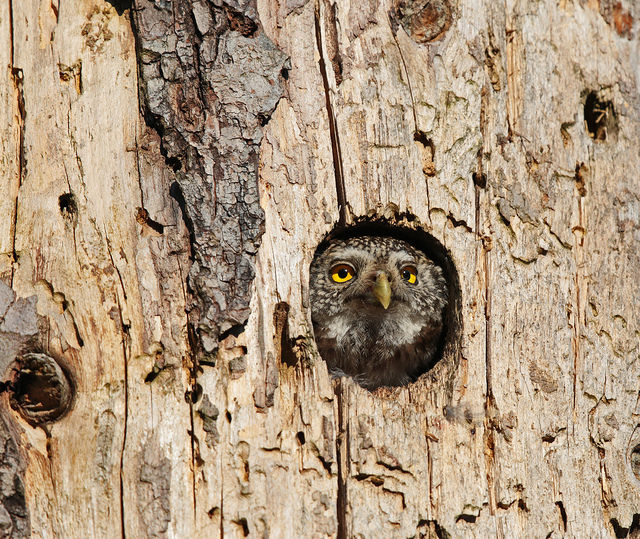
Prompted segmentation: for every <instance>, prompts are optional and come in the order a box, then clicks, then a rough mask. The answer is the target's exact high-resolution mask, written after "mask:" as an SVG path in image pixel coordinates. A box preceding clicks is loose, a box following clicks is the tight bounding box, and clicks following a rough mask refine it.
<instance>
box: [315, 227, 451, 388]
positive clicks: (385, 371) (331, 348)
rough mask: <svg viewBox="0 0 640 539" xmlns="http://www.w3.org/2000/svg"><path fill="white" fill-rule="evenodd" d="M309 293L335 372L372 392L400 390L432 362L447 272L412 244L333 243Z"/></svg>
mask: <svg viewBox="0 0 640 539" xmlns="http://www.w3.org/2000/svg"><path fill="white" fill-rule="evenodd" d="M309 290H310V299H311V309H312V320H313V323H314V330H315V333H316V342H317V343H318V349H319V351H320V354H321V355H322V357H323V358H324V359H325V360H326V361H327V363H328V364H329V367H330V368H332V369H334V370H336V371H338V372H343V373H346V374H349V375H352V376H355V377H356V379H358V377H360V378H362V379H365V380H366V381H365V383H362V382H361V383H362V385H366V386H367V387H371V386H374V387H377V385H398V384H401V383H405V382H406V381H408V380H409V378H410V375H411V373H412V372H413V371H415V370H416V369H417V368H419V367H420V366H421V365H423V364H424V363H425V362H429V361H430V360H431V358H432V357H433V355H434V353H435V350H436V348H437V345H438V338H439V335H440V332H441V330H442V313H443V309H444V307H445V305H446V304H447V285H446V281H445V279H444V276H443V272H442V269H441V268H440V267H439V266H437V265H436V264H434V262H433V261H431V260H430V259H429V258H428V257H427V256H426V254H425V253H424V252H422V251H421V250H419V249H416V248H415V247H413V246H412V245H410V244H409V243H407V242H405V241H402V240H400V239H397V238H394V237H387V236H357V237H353V238H347V239H336V240H333V241H331V242H329V244H328V245H327V246H326V248H325V249H324V250H322V251H321V252H319V253H318V254H317V255H316V257H315V258H314V260H313V262H312V264H311V270H310V287H309ZM372 379H375V382H372V381H371V380H372Z"/></svg>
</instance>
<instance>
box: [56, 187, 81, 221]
mask: <svg viewBox="0 0 640 539" xmlns="http://www.w3.org/2000/svg"><path fill="white" fill-rule="evenodd" d="M58 206H59V207H60V214H61V215H62V217H64V218H65V220H67V221H70V222H72V223H75V222H76V220H77V218H78V205H77V204H76V197H75V196H74V194H73V193H64V194H62V195H60V196H59V197H58Z"/></svg>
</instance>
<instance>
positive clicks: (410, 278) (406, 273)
mask: <svg viewBox="0 0 640 539" xmlns="http://www.w3.org/2000/svg"><path fill="white" fill-rule="evenodd" d="M400 275H402V278H403V279H404V280H405V281H407V282H408V283H409V284H414V283H415V282H416V281H417V280H418V270H416V268H414V267H413V266H405V267H404V268H402V269H401V270H400Z"/></svg>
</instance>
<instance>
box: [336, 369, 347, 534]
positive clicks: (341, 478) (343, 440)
mask: <svg viewBox="0 0 640 539" xmlns="http://www.w3.org/2000/svg"><path fill="white" fill-rule="evenodd" d="M342 383H343V380H342V379H340V378H338V379H337V380H335V382H334V391H335V395H336V399H337V406H338V437H337V439H336V460H337V463H338V492H337V498H336V510H337V513H338V514H337V520H338V533H337V539H347V537H349V536H348V534H347V477H346V470H345V469H344V466H343V459H344V461H345V462H347V459H348V451H347V449H346V448H347V446H348V444H349V440H348V436H347V433H346V432H345V425H344V405H345V401H344V398H343V393H342V392H343V386H342ZM347 465H348V462H347Z"/></svg>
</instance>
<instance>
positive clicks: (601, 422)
mask: <svg viewBox="0 0 640 539" xmlns="http://www.w3.org/2000/svg"><path fill="white" fill-rule="evenodd" d="M160 4H162V5H163V6H165V7H166V6H170V3H166V5H165V4H163V3H162V2H160V3H158V5H159V6H160ZM436 4H438V2H436ZM439 4H441V5H444V6H449V7H450V8H451V10H450V24H448V25H447V28H446V29H445V30H444V32H443V33H442V34H441V35H440V36H439V37H438V39H437V40H435V41H430V42H427V43H417V42H416V41H414V39H413V37H412V36H411V35H409V34H408V33H407V31H406V30H405V29H404V27H403V25H402V24H401V23H399V22H398V20H397V17H396V15H394V12H393V10H394V6H393V5H392V4H391V2H390V1H389V0H385V1H382V0H381V1H377V2H376V1H371V2H360V3H357V2H353V3H352V2H350V1H349V0H338V1H336V2H334V3H331V2H328V1H327V2H325V1H321V0H318V2H289V3H281V4H279V3H276V2H273V1H271V0H261V1H259V2H258V3H257V5H256V10H255V14H254V15H255V17H257V18H258V19H259V21H260V24H261V28H260V29H259V31H258V33H262V34H263V37H265V38H269V40H271V41H272V42H273V45H274V47H277V49H278V50H279V51H280V53H282V55H283V56H282V57H284V56H287V57H289V59H290V64H291V67H290V69H288V73H287V78H286V80H285V81H284V82H283V94H282V97H281V98H280V100H279V101H278V102H277V106H276V107H275V110H273V112H272V113H271V114H270V117H269V118H268V122H267V123H266V125H264V126H261V127H260V128H259V129H258V128H256V129H257V131H256V132H258V131H260V129H261V130H262V137H261V138H259V137H258V139H259V140H258V143H259V159H258V167H257V172H258V174H257V177H256V181H257V188H258V191H259V196H260V206H261V208H262V210H263V211H264V221H263V225H264V233H263V235H262V238H261V244H260V248H259V250H258V251H257V253H256V254H255V259H254V262H253V263H254V266H255V267H254V269H255V278H254V279H253V282H252V284H251V287H250V292H251V293H250V295H247V296H246V297H244V296H243V297H242V298H239V300H238V301H239V305H244V303H243V302H244V301H245V300H246V305H248V306H249V309H248V313H249V315H248V319H247V321H246V325H245V329H244V331H241V332H236V333H237V334H236V335H234V334H229V335H226V334H223V337H225V338H223V339H222V340H221V341H220V342H216V343H215V346H217V347H218V348H219V349H218V352H217V355H216V356H215V357H204V356H198V355H197V350H196V349H194V348H193V347H192V344H194V338H193V335H191V338H190V335H189V332H190V331H191V330H190V329H189V326H188V324H187V322H188V316H187V313H186V310H187V309H188V308H189V307H190V306H193V305H194V298H192V297H189V293H190V291H189V290H188V289H187V284H186V283H187V275H189V272H190V270H191V268H190V260H191V259H190V254H191V249H192V248H193V245H191V244H190V239H189V231H188V230H187V226H186V225H185V223H184V221H183V212H182V210H181V209H180V208H179V205H178V203H177V202H176V201H175V199H173V198H172V197H171V196H170V194H169V193H170V188H171V185H172V183H173V182H174V181H175V180H176V179H178V180H180V181H185V178H184V177H180V176H179V174H180V173H179V172H178V173H176V172H174V171H173V170H172V169H171V167H169V166H167V165H166V163H165V160H164V157H163V156H162V155H161V149H160V147H161V144H165V143H166V141H165V140H163V139H162V137H161V135H159V134H158V133H156V132H155V131H154V130H153V129H151V128H149V127H147V126H146V125H145V123H144V119H143V118H142V116H141V113H140V111H139V95H138V88H139V84H141V83H145V80H146V79H145V80H143V81H139V80H138V79H137V73H138V68H137V65H136V56H135V55H136V51H135V43H134V33H133V32H134V30H132V28H131V25H130V20H129V16H130V12H129V11H125V12H124V13H123V14H121V15H119V14H118V13H117V11H116V9H115V8H114V7H113V6H111V5H110V4H108V3H105V2H102V1H100V0H75V1H74V2H65V1H64V0H63V1H62V2H61V3H60V4H58V3H57V2H55V1H54V2H53V4H52V3H51V2H49V1H48V0H47V1H46V2H39V1H36V0H32V1H31V0H29V1H23V2H16V1H15V0H14V1H13V2H9V3H8V4H7V3H4V4H2V5H0V35H1V36H2V42H3V43H10V42H11V36H12V39H13V41H12V43H13V58H11V47H0V61H1V63H2V65H4V66H12V67H13V71H12V70H11V69H3V70H0V73H1V74H0V82H1V84H0V118H2V119H3V120H4V121H3V122H1V123H0V166H1V170H2V174H1V175H0V182H2V187H1V189H2V192H3V193H5V196H4V197H1V198H0V214H1V215H2V216H3V218H2V219H0V275H1V276H2V280H3V282H4V283H6V285H7V287H10V288H11V289H12V290H11V291H10V292H11V294H9V293H7V294H5V295H6V297H9V296H10V295H11V299H10V302H15V298H14V296H13V295H14V294H15V295H16V296H15V297H16V298H22V300H24V301H26V302H27V303H25V305H32V304H34V305H35V306H36V307H35V308H36V311H37V314H38V317H39V318H38V323H39V324H40V325H41V326H39V328H40V327H42V328H44V329H41V331H40V333H39V336H38V339H39V340H38V342H39V346H40V347H42V348H43V349H44V350H45V351H48V352H49V353H50V354H51V355H52V356H54V357H56V358H57V359H59V360H60V361H61V362H63V363H64V365H65V366H67V367H68V368H69V371H70V372H71V374H72V376H73V379H74V382H75V384H76V389H77V393H76V397H75V401H74V404H73V407H72V409H71V411H70V412H69V413H68V414H67V415H66V416H65V417H64V418H63V419H61V420H59V421H57V422H55V423H53V424H51V425H49V426H48V430H49V433H50V436H49V437H47V435H46V434H45V432H44V430H43V429H40V428H33V427H31V426H29V425H28V424H26V423H25V422H24V421H23V420H22V419H21V418H20V416H18V415H17V414H16V413H15V412H14V411H12V410H11V409H10V408H9V406H8V396H7V394H6V393H4V394H3V396H2V400H3V404H2V406H3V408H2V414H3V420H5V422H6V424H7V427H6V432H5V431H3V433H2V434H0V436H1V437H2V439H3V440H9V441H11V442H13V444H14V446H15V447H16V448H17V447H19V448H20V449H19V450H18V449H11V451H10V454H11V458H12V459H14V460H12V461H11V462H12V463H13V462H15V465H14V464H12V465H11V466H10V467H9V468H7V469H9V472H7V473H8V474H13V475H11V477H17V478H18V479H19V480H20V481H22V482H23V483H24V490H25V495H24V498H25V501H24V511H25V512H26V513H25V516H24V517H20V519H17V518H16V515H15V514H12V513H11V512H10V511H7V513H8V514H9V520H10V521H11V522H9V521H8V520H7V519H6V518H5V517H6V515H5V513H3V512H0V527H1V529H2V530H11V531H10V532H8V533H13V535H14V536H20V534H21V533H22V534H24V533H26V532H25V531H24V530H25V529H26V528H25V526H27V525H28V526H29V529H30V530H31V534H32V536H34V537H86V536H94V537H113V536H118V535H126V536H129V537H147V536H151V537H211V536H216V535H220V536H224V537H244V536H245V534H246V532H248V533H249V536H270V537H327V536H328V537H447V536H451V537H496V536H497V537H615V536H616V535H617V536H626V535H625V534H629V536H631V534H632V533H638V527H639V526H640V524H639V523H638V521H639V520H640V516H638V515H640V509H639V507H640V496H639V494H638V492H639V490H638V489H639V488H640V477H639V476H640V466H639V465H638V456H637V455H638V454H640V449H638V453H636V456H634V455H633V454H632V453H633V449H634V448H635V447H636V446H638V444H640V431H639V429H638V424H639V417H640V405H639V404H638V402H639V393H638V387H639V382H640V379H639V378H640V362H639V361H638V359H639V354H640V352H639V337H640V327H639V326H638V323H637V322H636V320H635V316H634V315H635V314H636V311H637V306H638V301H639V298H640V278H639V277H638V275H639V273H638V267H640V255H639V254H638V253H639V251H638V242H639V240H640V233H639V230H640V195H639V193H640V175H639V174H638V171H639V170H640V162H639V161H640V152H639V148H638V144H640V143H639V142H638V140H639V139H638V133H640V125H639V124H640V100H639V97H638V86H637V85H638V72H639V68H638V34H637V33H638V29H637V23H636V22H635V21H636V19H637V16H638V15H639V13H638V8H637V7H636V6H635V5H633V4H632V3H631V2H621V3H620V4H619V5H618V4H616V3H612V2H609V1H602V2H595V1H588V2H579V1H576V2H570V1H568V0H561V1H559V2H552V1H550V0H548V1H539V2H511V1H509V2H506V3H499V4H496V3H495V2H482V1H480V0H460V1H459V2H455V3H451V4H446V3H444V2H440V3H439ZM185 5H186V4H185ZM225 5H227V4H225ZM11 6H12V10H13V17H9V9H10V8H11ZM189 6H191V4H189ZM247 6H249V3H247V4H246V5H245V4H243V5H240V4H236V3H233V5H231V4H229V5H227V7H232V8H233V9H234V10H236V11H238V10H239V11H242V10H243V9H245V8H247ZM160 7H162V6H160ZM206 7H207V4H205V3H198V2H194V3H193V15H194V16H195V17H196V19H195V20H196V24H197V25H198V26H199V27H201V28H200V30H201V31H202V28H208V26H207V25H208V24H209V23H208V22H207V20H208V19H207V13H209V12H208V11H207V9H205V8H206ZM250 7H251V6H250ZM247 9H249V8H247ZM251 9H253V8H251ZM395 9H396V11H397V9H398V6H395ZM254 15H252V16H254ZM169 20H172V19H171V18H170V17H169ZM629 21H631V22H629ZM209 22H211V21H209ZM318 31H319V35H318V34H317V32H318ZM205 33H206V32H205ZM427 33H428V32H427ZM425 35H426V34H425ZM414 37H415V36H414ZM318 38H319V42H320V45H321V46H320V49H318ZM169 41H171V40H169ZM170 45H171V43H169V42H168V44H167V45H166V46H170ZM280 53H277V54H276V53H274V54H276V56H278V58H280ZM320 59H322V61H323V63H324V66H325V69H326V77H323V73H322V70H321V68H320V62H319V61H320ZM80 66H81V67H80ZM16 68H18V69H20V70H21V73H22V75H21V76H22V78H21V79H20V81H19V84H18V81H17V78H16V77H17V75H16V73H17V72H16ZM143 75H144V74H143ZM325 85H326V88H327V90H328V98H329V104H330V107H327V99H326V98H327V94H326V92H325ZM591 91H595V92H597V93H598V95H599V99H601V100H603V101H610V102H611V103H612V106H613V108H614V109H615V118H612V119H611V122H610V125H609V128H608V131H607V138H606V139H605V140H595V139H594V138H593V137H591V136H590V135H589V133H588V131H587V129H586V126H585V122H584V103H585V99H586V96H587V94H588V93H589V92H591ZM20 99H23V100H24V110H25V112H26V114H25V115H24V118H22V115H21V114H20V107H21V101H20ZM162 104H163V103H160V105H162ZM169 105H170V104H169V103H167V106H169ZM227 112H228V111H227ZM227 112H225V114H227ZM330 114H331V115H333V118H331V117H330ZM225 117H226V116H225ZM333 121H334V122H335V127H336V128H337V135H338V138H339V144H340V155H341V159H342V162H341V166H339V167H337V168H338V169H339V170H341V175H342V184H343V188H344V196H345V198H346V202H347V203H348V206H347V207H346V208H345V211H343V212H342V217H343V218H344V219H345V220H346V222H347V223H351V222H353V221H354V220H356V219H357V218H359V217H362V216H366V215H369V216H386V217H388V218H391V219H392V220H393V219H395V216H401V215H402V214H404V212H409V213H411V214H413V215H414V216H415V218H416V219H415V220H413V221H411V222H409V221H406V220H402V218H401V217H398V223H399V224H404V225H406V226H409V227H417V226H419V227H422V228H424V230H426V231H428V232H429V233H430V234H432V235H433V236H434V237H435V238H437V239H438V240H439V241H440V242H441V243H442V244H443V245H444V246H445V247H446V248H447V249H448V250H449V252H450V254H451V258H452V260H453V262H454V263H455V265H456V268H457V272H458V277H459V281H460V290H461V298H460V307H461V316H462V327H461V334H460V342H459V348H456V347H455V346H452V347H451V348H450V349H448V352H447V354H446V356H445V357H444V358H443V361H441V362H440V363H439V364H438V365H437V366H436V367H435V368H434V369H433V370H432V371H431V372H429V373H427V374H425V375H423V376H422V377H421V378H420V379H419V380H418V381H417V382H416V383H415V384H412V385H410V386H407V387H403V388H392V389H380V390H378V391H377V392H375V393H370V392H368V391H366V390H364V389H362V388H360V387H359V386H357V385H356V384H354V382H353V381H352V380H350V379H347V378H345V379H340V380H338V381H333V382H332V381H331V379H330V378H329V376H328V374H327V370H326V367H325V364H324V363H323V362H322V360H321V359H320V358H319V357H318V355H317V351H316V350H315V347H314V344H313V332H312V328H311V324H310V315H309V308H310V306H309V304H308V290H307V288H308V267H309V263H310V262H311V259H312V257H313V253H314V250H315V248H316V246H317V244H318V243H319V242H320V241H321V240H322V239H323V237H324V236H325V234H327V233H328V232H329V231H330V230H331V229H332V227H333V226H334V225H335V223H337V222H338V220H339V219H340V217H341V212H340V209H339V207H338V206H339V200H340V197H341V196H342V195H340V196H339V195H338V193H339V192H340V189H341V188H340V186H339V185H338V187H337V185H336V177H335V175H336V172H335V170H336V163H335V161H334V155H335V153H334V149H335V144H336V141H335V134H334V137H333V141H332V136H331V128H330V126H331V123H332V122H333ZM252 125H253V124H252ZM416 131H417V132H418V136H416ZM221 136H223V135H221ZM21 137H22V143H21V142H20V141H21ZM428 141H430V143H429V142H428ZM196 142H197V143H194V145H196V146H197V145H199V147H200V151H202V152H204V153H206V151H207V147H206V145H204V146H203V145H202V144H201V141H196ZM236 142H237V141H236ZM253 143H255V141H254V142H252V144H253ZM220 144H224V141H220ZM256 144H257V143H256ZM21 145H22V151H23V160H22V161H21V160H20V151H21V150H20V147H21ZM332 145H333V147H332ZM187 146H188V145H187ZM165 149H166V148H165ZM203 155H204V154H203ZM21 162H22V170H21V164H20V163H21ZM474 177H475V179H476V181H475V182H474ZM186 180H188V178H186ZM338 183H340V182H338ZM221 188H224V185H223V186H222V187H221ZM70 192H71V193H73V194H74V196H75V201H76V204H77V213H75V214H74V215H69V214H63V212H61V209H60V204H59V197H60V195H63V194H65V193H70ZM194 193H195V194H197V189H196V190H195V191H194V192H193V193H191V196H195V195H194ZM209 194H210V193H209ZM202 195H203V199H202V200H203V201H206V200H207V196H208V194H207V193H202ZM16 197H17V201H18V204H17V206H16ZM187 202H189V201H187ZM189 203H193V201H191V202H189ZM202 203H203V204H205V203H206V202H202ZM16 207H17V213H16V209H15V208H16ZM187 207H188V204H187ZM138 208H144V209H145V210H146V211H147V212H148V216H149V217H150V218H151V220H152V221H153V222H157V223H160V224H162V225H164V228H163V229H162V232H161V233H160V232H158V230H157V229H154V227H153V226H150V225H149V224H146V223H148V222H149V221H145V219H144V218H141V217H140V216H141V214H140V213H139V211H138ZM205 210H206V211H205ZM209 210H211V208H208V209H207V208H205V209H204V210H203V212H204V213H207V211H209ZM136 217H138V220H136ZM14 223H15V225H14ZM212 234H213V233H212ZM216 234H217V231H216ZM14 245H15V247H14ZM14 250H15V253H16V254H17V259H16V260H13V253H14ZM243 256H244V255H243ZM251 256H253V255H251ZM249 258H250V257H249ZM210 285H211V287H212V289H215V288H216V287H219V286H222V287H224V285H221V284H220V283H210ZM207 286H209V285H207ZM2 297H4V296H2ZM30 298H31V299H30ZM63 299H64V301H62V300H63ZM8 301H9V300H8ZM28 302H31V303H28ZM196 303H197V302H196ZM12 304H13V303H12ZM0 305H1V304H0ZM243 308H244V307H243ZM25 309H26V310H25V313H27V311H28V308H27V307H25ZM29 313H30V314H29ZM0 314H2V310H1V309H0ZM28 314H29V316H31V315H32V314H33V313H31V311H29V312H28ZM236 314H237V313H236ZM3 316H4V315H3ZM191 316H192V317H193V312H192V313H191ZM191 321H192V322H194V319H193V318H192V320H191ZM195 322H197V320H195ZM210 322H211V320H208V321H207V324H209V323H210ZM3 323H4V322H3V321H2V320H0V343H2V342H4V341H3V339H5V338H8V336H9V335H10V332H9V331H8V330H6V328H5V326H3V325H2V324H3ZM12 327H13V326H12ZM24 327H25V328H26V326H24ZM29 331H31V330H29ZM214 333H215V332H214ZM15 335H19V336H21V335H27V330H26V329H25V331H24V332H22V333H16V332H11V336H15ZM31 335H32V334H31V333H29V339H31ZM16 338H17V337H16ZM19 338H20V339H21V338H22V337H19ZM26 340H27V339H26V337H25V342H26ZM196 340H197V336H196ZM29 342H30V343H32V341H29ZM195 344H197V343H195ZM21 346H22V341H21ZM211 346H212V345H211V343H209V344H208V345H207V347H206V348H207V349H209V348H210V347H211ZM14 353H15V351H14V350H13V349H12V351H11V354H14ZM0 354H2V351H0ZM5 355H7V357H4V356H2V355H0V360H2V362H3V365H5V364H8V363H9V358H8V352H6V354H5ZM0 495H1V496H2V499H0V501H2V503H3V504H4V503H5V500H6V498H7V493H6V492H5V491H4V490H2V491H1V492H0ZM25 523H27V524H25Z"/></svg>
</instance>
